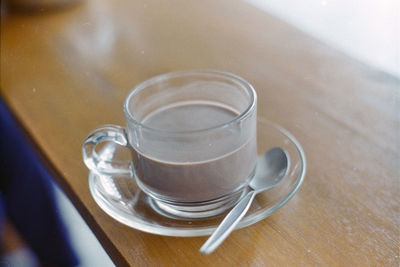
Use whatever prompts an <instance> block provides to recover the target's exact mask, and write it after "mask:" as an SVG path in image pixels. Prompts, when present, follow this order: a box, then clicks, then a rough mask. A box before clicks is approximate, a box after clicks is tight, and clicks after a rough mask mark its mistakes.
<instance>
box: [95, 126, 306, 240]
mask: <svg viewBox="0 0 400 267" xmlns="http://www.w3.org/2000/svg"><path fill="white" fill-rule="evenodd" d="M257 135H258V136H257V142H258V154H259V155H262V154H264V153H265V152H266V151H267V150H269V149H270V148H272V147H282V148H283V149H285V150H286V151H287V153H288V155H289V158H290V162H291V164H290V169H289V171H288V175H287V177H286V178H285V179H284V180H283V181H282V182H281V183H280V184H279V185H278V186H277V187H275V188H273V189H271V190H269V191H266V192H263V193H260V194H258V195H257V196H256V198H255V200H254V202H253V204H252V206H251V208H250V210H249V211H248V212H247V214H246V215H245V217H244V218H243V219H242V221H241V222H240V223H239V224H238V226H237V228H242V227H246V226H249V225H252V224H254V223H256V222H258V221H260V220H262V219H264V218H266V217H268V216H269V215H271V214H272V213H274V212H275V211H277V210H278V209H279V208H281V207H282V206H283V205H285V204H286V203H287V202H288V201H289V199H291V198H292V197H293V196H294V195H295V193H296V192H297V190H298V189H299V187H300V185H301V183H302V182H303V179H304V176H305V172H306V159H305V155H304V152H303V149H302V147H301V146H300V144H299V143H298V141H297V140H296V139H295V138H294V137H293V136H292V135H291V134H290V133H289V132H287V131H286V130H285V129H283V128H282V127H280V126H278V125H276V124H273V123H271V122H269V121H267V120H265V119H262V118H261V119H258V121H257ZM99 155H100V156H101V157H104V158H107V159H111V158H112V159H117V160H121V159H124V158H125V159H129V156H130V155H129V153H126V148H121V147H119V146H118V145H115V144H114V143H109V144H107V145H106V146H105V147H104V148H103V149H102V150H101V151H100V152H99ZM89 187H90V192H91V194H92V196H93V198H94V200H95V201H96V203H97V204H98V205H99V206H100V208H102V209H103V210H104V211H105V212H106V213H107V214H108V215H110V216H111V217H112V218H114V219H115V220H117V221H119V222H121V223H123V224H126V225H127V226H130V227H132V228H135V229H138V230H141V231H144V232H148V233H153V234H159V235H166V236H202V235H209V234H211V233H212V232H213V231H214V230H215V228H216V227H217V226H218V225H219V223H220V222H221V220H222V218H223V217H224V216H225V215H226V213H223V214H221V215H220V216H218V217H215V218H210V219H201V220H200V219H193V220H192V221H190V220H178V219H172V218H168V217H166V216H163V215H160V214H159V213H158V212H156V211H155V210H154V209H153V208H152V205H151V203H152V201H150V200H149V197H148V196H147V195H145V194H144V193H143V192H142V191H141V190H140V189H139V188H138V187H137V185H136V182H135V179H132V178H130V177H128V176H124V175H120V176H118V175H117V176H114V177H110V176H103V175H98V174H95V173H93V172H90V174H89Z"/></svg>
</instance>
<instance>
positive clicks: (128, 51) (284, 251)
mask: <svg viewBox="0 0 400 267" xmlns="http://www.w3.org/2000/svg"><path fill="white" fill-rule="evenodd" d="M371 52H373V51H371ZM183 69H218V70H224V71H229V72H232V73H235V74H237V75H240V76H242V77H243V78H245V79H246V80H248V81H249V82H250V83H252V84H253V85H254V87H255V88H256V90H257V93H258V95H259V104H258V105H259V116H262V117H265V118H268V119H270V120H272V121H275V122H277V123H279V124H281V125H282V126H284V127H285V128H287V129H288V130H289V131H291V132H292V133H293V135H294V136H296V137H297V139H298V140H299V141H300V143H301V144H302V145H303V148H304V150H305V152H306V156H307V159H308V171H307V176H306V179H305V182H304V184H303V186H302V188H301V189H300V191H299V192H298V194H297V195H296V196H295V197H294V198H293V199H292V200H291V201H289V203H288V204H287V205H286V206H285V207H283V208H282V209H281V210H279V211H278V212H277V213H275V214H274V215H272V216H271V217H269V218H268V219H266V220H263V221H261V222H259V223H257V224H256V225H254V226H252V227H248V228H245V229H242V230H239V231H235V232H234V233H232V235H231V236H230V237H229V239H228V240H227V241H226V242H225V243H223V245H222V246H221V247H220V248H219V249H218V250H217V251H216V252H215V253H214V254H212V255H209V256H205V255H201V254H199V252H198V249H199V248H200V246H201V244H202V243H203V242H204V241H205V240H206V237H198V238H173V237H162V236H156V235H151V234H146V233H142V232H139V231H137V230H133V229H131V228H129V227H126V226H124V225H122V224H120V223H117V222H115V221H114V220H113V219H112V218H110V217H109V216H108V215H106V214H105V213H104V212H103V211H102V210H101V209H100V208H99V207H98V206H97V205H96V203H95V202H94V200H93V199H92V197H91V195H90V193H89V189H88V181H87V176H88V170H87V168H86V167H85V166H84V164H83V162H82V157H81V145H82V142H83V140H84V138H85V137H86V135H87V134H88V133H89V131H90V130H91V129H93V128H95V127H96V126H99V125H101V124H105V123H114V124H120V125H123V123H124V122H123V121H124V118H123V112H122V103H123V101H124V98H125V96H126V95H127V94H128V92H129V91H130V90H131V88H133V86H134V85H136V84H137V83H139V82H141V81H143V80H145V79H147V78H150V77H152V76H155V75H157V74H161V73H165V72H169V71H175V70H183ZM399 94H400V81H399V79H397V78H395V77H393V76H390V75H388V74H386V73H383V72H381V71H379V70H377V69H374V68H371V67H369V66H366V65H363V64H361V63H359V62H357V61H355V60H354V59H351V58H349V57H347V56H345V55H343V54H342V53H340V52H338V51H336V50H334V49H332V48H330V47H328V46H327V45H325V44H323V43H320V42H319V41H317V40H315V39H312V38H310V37H308V36H306V35H305V34H304V33H302V32H300V31H299V30H297V29H295V28H293V27H291V26H289V25H287V24H285V23H283V22H281V21H279V20H277V19H276V18H273V17H271V16H269V15H267V14H266V13H264V12H262V11H260V10H257V9H256V8H254V7H252V6H250V5H248V4H246V3H244V2H234V3H232V2H230V1H224V0H220V1H179V0H172V1H165V2H163V1H156V0H153V1H144V0H143V1H122V0H118V1H105V0H98V1H87V2H83V4H81V5H79V6H76V7H73V8H70V9H65V10H58V11H56V12H39V13H37V14H21V13H20V14H17V13H16V14H8V15H7V16H3V17H2V22H1V95H2V97H3V98H4V99H5V100H6V102H7V104H8V105H9V107H10V109H11V110H12V111H13V113H14V114H15V116H16V117H17V118H18V120H19V121H20V123H21V125H22V126H23V127H24V129H25V131H26V133H27V134H28V136H29V138H30V139H31V141H32V142H33V143H34V145H35V147H36V148H37V151H38V153H39V154H41V156H42V157H43V159H44V160H45V163H46V164H47V166H48V167H49V168H50V169H51V170H52V171H53V173H54V176H55V179H56V180H57V181H58V182H59V184H60V185H61V186H62V188H63V190H64V191H65V192H66V193H67V195H68V196H69V197H70V199H71V201H72V202H73V203H74V205H75V206H76V208H77V209H78V210H79V212H80V213H81V215H82V216H83V218H84V219H85V220H86V222H87V223H88V225H89V226H90V227H91V228H92V230H93V231H94V233H95V234H96V236H97V238H98V239H99V240H100V242H101V243H102V245H103V246H104V248H105V249H106V251H107V252H108V253H109V255H110V257H111V258H112V259H113V261H114V262H115V263H116V264H117V265H118V266H124V265H132V266H159V265H161V266H188V265H191V266H207V265H212V266H214V265H215V266H238V265H240V266H265V265H267V266H296V265H297V266H304V265H313V266H399V264H400V258H399V243H400V242H399V233H400V231H399V221H400V220H399V218H400V216H399V215H400V214H399V213H400V212H399V178H400V169H399V166H400V164H399V162H400V153H399V151H400V141H399V122H400V107H399Z"/></svg>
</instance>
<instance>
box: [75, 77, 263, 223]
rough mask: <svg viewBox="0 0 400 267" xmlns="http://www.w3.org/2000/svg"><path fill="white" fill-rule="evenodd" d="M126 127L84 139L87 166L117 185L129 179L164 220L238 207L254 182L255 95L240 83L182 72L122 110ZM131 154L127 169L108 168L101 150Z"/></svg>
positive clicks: (152, 83)
mask: <svg viewBox="0 0 400 267" xmlns="http://www.w3.org/2000/svg"><path fill="white" fill-rule="evenodd" d="M124 113H125V117H126V126H125V127H120V126H115V125H104V126H101V127H99V128H97V129H95V130H93V131H92V132H91V133H90V134H89V136H88V137H87V138H86V140H85V142H84V144H83V147H82V152H83V159H84V162H85V164H86V165H87V167H88V168H89V169H90V170H91V171H93V172H96V173H98V174H100V175H107V176H109V177H110V179H112V177H113V176H115V175H118V174H126V173H129V174H130V175H131V177H132V178H135V179H136V182H137V184H138V186H139V187H140V188H141V190H142V191H143V192H145V193H146V194H147V195H148V196H149V203H150V204H151V205H152V207H153V208H154V209H155V210H157V211H158V212H160V213H161V214H163V215H166V216H170V217H178V218H190V219H194V218H205V217H211V216H215V215H217V214H220V213H222V212H223V211H225V210H226V209H229V208H230V207H232V206H233V205H234V204H235V203H236V202H237V201H238V199H239V198H240V196H241V195H242V194H243V193H244V191H245V189H246V187H247V184H248V183H249V181H250V179H251V178H252V177H253V176H254V173H255V167H256V161H257V144H256V142H257V138H256V132H257V131H256V126H257V95H256V92H255V90H254V88H253V87H252V86H251V85H250V84H249V83H248V82H246V81H245V80H243V79H242V78H240V77H238V76H236V75H233V74H230V73H225V72H219V71H182V72H173V73H167V74H164V75H160V76H157V77H154V78H151V79H149V80H147V81H145V82H143V83H141V84H139V85H138V86H136V87H135V88H134V89H133V90H132V91H131V92H130V93H129V95H128V96H127V98H126V100H125V104H124ZM105 141H112V142H115V143H116V144H118V145H121V146H125V147H128V148H129V149H130V150H131V152H132V160H131V161H129V162H120V161H104V160H102V159H101V158H99V157H98V156H97V153H96V151H95V148H96V146H97V145H98V144H100V143H102V142H105Z"/></svg>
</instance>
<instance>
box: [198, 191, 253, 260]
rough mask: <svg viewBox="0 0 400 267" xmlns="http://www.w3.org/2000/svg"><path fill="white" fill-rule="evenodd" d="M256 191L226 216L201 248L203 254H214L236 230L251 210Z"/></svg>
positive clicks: (248, 194) (251, 192) (249, 194)
mask: <svg viewBox="0 0 400 267" xmlns="http://www.w3.org/2000/svg"><path fill="white" fill-rule="evenodd" d="M255 195H256V191H254V190H252V191H250V192H249V193H247V195H246V196H245V197H243V198H242V199H241V200H240V201H239V203H238V204H236V206H235V207H234V208H233V209H232V210H231V211H230V212H229V213H228V215H226V217H225V218H224V220H223V221H222V222H221V224H220V225H219V226H218V228H217V229H216V230H215V231H214V233H212V235H211V236H210V237H209V238H208V240H207V241H206V242H205V243H204V244H203V246H202V247H201V248H200V252H201V253H205V254H210V253H211V252H213V251H214V250H215V249H216V248H217V247H218V246H219V245H220V244H221V243H222V242H223V241H224V240H225V238H227V237H228V235H229V234H230V233H231V232H232V231H233V229H235V226H236V225H237V224H238V223H239V221H240V220H241V219H242V218H243V216H244V215H245V214H246V212H247V211H248V210H249V208H250V205H251V202H253V199H254V196H255Z"/></svg>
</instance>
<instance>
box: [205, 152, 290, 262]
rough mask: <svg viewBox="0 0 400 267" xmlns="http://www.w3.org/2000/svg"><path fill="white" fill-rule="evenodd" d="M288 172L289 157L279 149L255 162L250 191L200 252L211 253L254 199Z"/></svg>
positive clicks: (267, 153) (273, 185)
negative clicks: (255, 166) (254, 172)
mask: <svg viewBox="0 0 400 267" xmlns="http://www.w3.org/2000/svg"><path fill="white" fill-rule="evenodd" d="M288 170H289V157H288V156H287V154H286V152H285V151H284V150H283V149H282V148H280V147H276V148H272V149H270V150H269V151H268V152H266V153H265V154H264V155H263V156H262V157H260V158H259V159H258V161H257V169H256V174H255V175H254V178H253V179H252V180H251V181H250V184H249V186H250V188H251V189H252V190H251V191H250V192H248V193H247V195H246V196H244V197H243V198H242V199H241V200H240V201H239V203H237V204H236V206H235V207H234V208H233V209H232V210H231V211H230V212H229V213H228V215H226V217H225V218H224V220H223V221H222V222H221V224H220V225H219V226H218V228H217V229H216V230H215V231H214V233H213V234H212V235H211V236H210V238H208V240H207V241H206V242H205V243H204V244H203V246H202V247H201V248H200V252H201V253H205V254H209V253H211V252H213V251H214V250H215V249H216V248H217V247H218V246H219V245H220V244H221V243H222V242H223V241H224V240H225V238H227V237H228V235H229V234H230V233H231V232H232V231H233V230H234V228H235V226H236V225H237V224H238V223H239V221H240V220H241V219H242V218H243V216H244V215H245V214H246V213H247V211H248V210H249V208H250V205H251V203H252V202H253V199H254V197H255V196H256V195H257V194H258V193H261V192H263V191H265V190H268V189H271V188H273V187H275V186H276V185H277V184H279V182H280V181H282V180H283V178H284V177H286V174H287V172H288Z"/></svg>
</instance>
